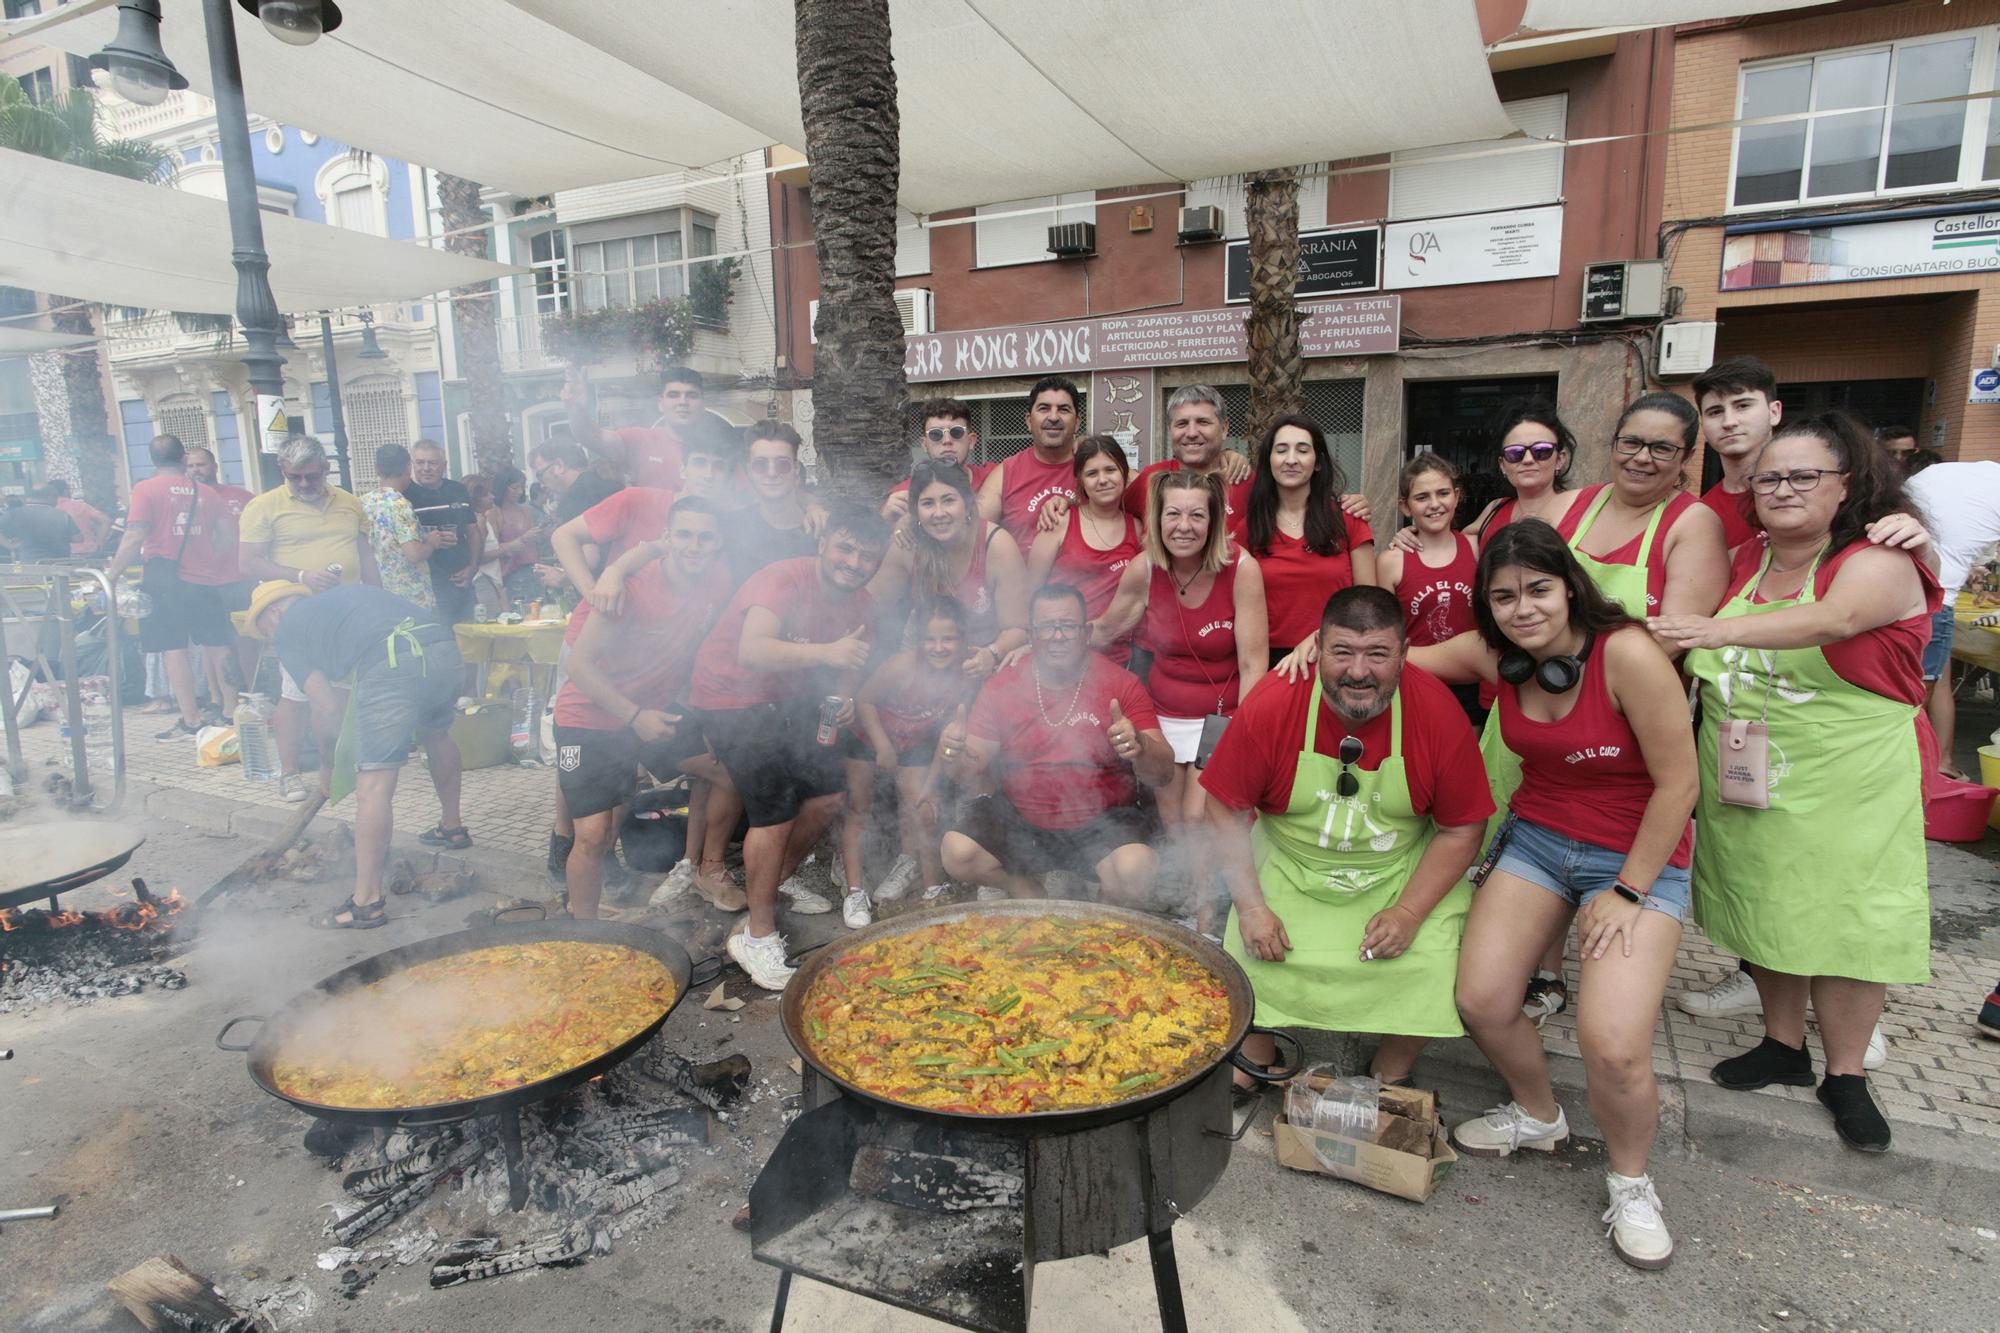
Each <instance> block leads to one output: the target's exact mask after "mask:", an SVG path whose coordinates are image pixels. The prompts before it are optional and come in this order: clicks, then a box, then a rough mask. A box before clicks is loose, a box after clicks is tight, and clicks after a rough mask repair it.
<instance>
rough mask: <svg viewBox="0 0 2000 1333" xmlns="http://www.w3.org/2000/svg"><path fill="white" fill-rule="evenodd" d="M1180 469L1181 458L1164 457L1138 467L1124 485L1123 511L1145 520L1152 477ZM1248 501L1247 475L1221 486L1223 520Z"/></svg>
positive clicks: (1226, 520)
mask: <svg viewBox="0 0 2000 1333" xmlns="http://www.w3.org/2000/svg"><path fill="white" fill-rule="evenodd" d="M1182 470H1183V469H1182V467H1181V460H1180V459H1178V458H1165V459H1162V460H1160V461H1159V462H1157V463H1148V464H1146V466H1144V467H1142V468H1140V469H1139V475H1138V476H1136V477H1134V478H1132V481H1131V483H1130V484H1129V485H1127V486H1126V487H1125V512H1126V513H1128V514H1130V515H1131V516H1132V517H1133V518H1136V519H1138V520H1139V521H1140V522H1141V523H1144V522H1145V521H1146V506H1147V505H1149V504H1151V503H1152V499H1153V496H1152V491H1151V490H1150V489H1149V487H1150V486H1151V485H1152V481H1153V478H1154V477H1156V476H1158V475H1159V474H1160V473H1162V472H1179V471H1182ZM1249 503H1250V479H1249V478H1248V477H1245V478H1244V479H1243V480H1242V481H1239V482H1237V483H1236V484H1235V485H1234V486H1230V485H1224V486H1223V488H1222V518H1223V521H1224V522H1229V521H1231V520H1233V519H1234V518H1235V517H1236V516H1237V515H1238V514H1240V513H1242V512H1243V510H1244V508H1245V506H1247V505H1248V504H1249Z"/></svg>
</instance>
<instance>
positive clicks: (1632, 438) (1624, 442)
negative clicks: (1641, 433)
mask: <svg viewBox="0 0 2000 1333" xmlns="http://www.w3.org/2000/svg"><path fill="white" fill-rule="evenodd" d="M1691 447H1692V446H1691V445H1685V444H1675V443H1674V442H1673V441H1672V440H1642V439H1640V438H1639V437H1638V436H1636V435H1620V436H1618V437H1617V438H1616V439H1614V440H1612V441H1611V448H1612V449H1613V450H1614V451H1615V452H1616V453H1618V454H1619V456H1621V457H1624V458H1631V457H1633V456H1634V455H1635V454H1637V453H1638V452H1639V451H1640V450H1641V449H1644V450H1645V451H1646V452H1647V453H1649V454H1651V455H1652V456H1653V461H1654V462H1655V463H1671V462H1673V461H1674V460H1675V459H1676V458H1679V457H1680V456H1681V455H1682V454H1684V453H1686V452H1687V451H1688V449H1690V448H1691Z"/></svg>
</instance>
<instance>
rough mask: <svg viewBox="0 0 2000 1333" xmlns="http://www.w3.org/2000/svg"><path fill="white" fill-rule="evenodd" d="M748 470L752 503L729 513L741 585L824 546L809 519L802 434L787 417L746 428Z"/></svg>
mask: <svg viewBox="0 0 2000 1333" xmlns="http://www.w3.org/2000/svg"><path fill="white" fill-rule="evenodd" d="M743 435H744V439H745V440H746V442H747V444H748V448H747V450H746V451H745V454H744V458H743V471H744V475H745V477H746V479H747V480H748V481H749V484H750V494H751V497H752V502H751V504H750V505H749V506H748V507H747V508H744V509H739V510H737V511H735V512H734V513H731V514H728V515H726V516H725V520H724V522H725V526H726V529H727V539H726V541H725V543H724V546H725V549H726V551H727V552H728V557H729V570H730V573H732V574H733V575H735V577H736V581H737V582H738V583H741V582H742V581H743V580H744V579H747V578H749V577H750V576H751V575H752V574H755V573H756V572H757V571H758V570H760V569H763V568H764V567H765V566H766V565H773V564H776V563H777V562H778V561H780V560H796V559H798V558H799V557H801V556H808V555H811V554H812V553H813V552H814V551H816V550H818V549H819V542H818V540H817V539H816V538H815V536H814V534H813V531H812V530H811V529H812V525H810V524H809V523H808V522H807V519H806V496H805V479H806V474H805V469H804V468H802V467H801V466H800V465H799V448H800V446H801V445H802V444H803V443H804V441H802V440H801V439H800V438H799V433H798V432H797V431H795V430H793V429H792V428H791V427H790V426H787V425H786V424H785V423H784V422H782V421H758V422H754V423H752V424H751V425H749V426H746V427H745V428H744V431H743Z"/></svg>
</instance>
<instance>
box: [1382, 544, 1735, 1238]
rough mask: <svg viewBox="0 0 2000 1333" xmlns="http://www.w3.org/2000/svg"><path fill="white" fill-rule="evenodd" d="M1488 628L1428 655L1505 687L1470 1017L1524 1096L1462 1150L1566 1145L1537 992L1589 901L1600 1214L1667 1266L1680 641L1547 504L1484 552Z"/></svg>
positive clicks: (1680, 837)
mask: <svg viewBox="0 0 2000 1333" xmlns="http://www.w3.org/2000/svg"><path fill="white" fill-rule="evenodd" d="M1473 611H1474V614H1475V616H1476V617H1477V620H1478V624H1479V628H1478V629H1477V630H1475V631H1472V632H1469V633H1466V634H1461V635H1459V636H1457V637H1456V638H1454V639H1451V640H1450V641H1448V642H1446V643H1443V644H1440V645H1438V646H1436V647H1433V648H1413V649H1411V650H1410V661H1411V663H1412V664H1414V665H1416V666H1418V667H1420V668H1422V669H1424V670H1426V671H1429V672H1431V673H1432V674H1433V675H1435V676H1438V677H1439V678H1440V679H1442V680H1444V681H1446V682H1449V683H1457V684H1463V683H1468V682H1473V681H1482V680H1483V681H1486V682H1488V683H1490V684H1493V685H1494V686H1495V687H1496V688H1497V690H1498V699H1497V701H1496V702H1497V710H1496V711H1497V713H1498V715H1499V718H1500V726H1501V730H1502V733H1503V735H1504V737H1505V739H1506V742H1507V748H1508V749H1509V750H1511V751H1513V752H1514V753H1515V754H1517V755H1519V756H1520V759H1521V784H1520V786H1519V788H1517V789H1516V790H1515V792H1514V795H1513V798H1512V800H1511V801H1510V803H1509V805H1510V813H1509V814H1508V816H1507V819H1506V821H1505V822H1504V823H1503V824H1502V825H1501V827H1500V831H1499V833H1498V834H1497V835H1496V836H1495V837H1494V839H1493V842H1492V845H1491V846H1490V847H1489V848H1488V850H1487V853H1486V857H1485V860H1484V862H1483V863H1482V866H1481V869H1480V872H1479V874H1478V875H1476V876H1475V882H1477V883H1479V884H1480V888H1479V890H1478V892H1477V893H1476V894H1475V895H1474V897H1473V904H1472V913H1471V916H1470V918H1469V919H1468V921H1467V922H1466V927H1465V941H1464V944H1463V945H1462V947H1461V949H1460V951H1459V964H1458V1007H1459V1012H1460V1013H1461V1015H1462V1016H1463V1017H1464V1019H1465V1026H1466V1029H1467V1030H1468V1031H1469V1032H1470V1033H1471V1035H1472V1039H1473V1040H1474V1041H1475V1042H1477V1043H1478V1045H1479V1049H1480V1050H1481V1051H1483V1052H1484V1053H1485V1055H1486V1058H1487V1059H1489V1060H1491V1061H1492V1062H1493V1066H1494V1068H1495V1069H1497V1070H1498V1071H1499V1072H1500V1075H1501V1077H1502V1078H1504V1079H1505V1080H1506V1081H1507V1086H1508V1089H1509V1090H1510V1091H1511V1093H1512V1094H1513V1098H1512V1100H1511V1101H1509V1102H1508V1103H1507V1104H1506V1105H1504V1106H1499V1107H1495V1108H1494V1109H1493V1110H1490V1111H1488V1112H1487V1113H1486V1114H1485V1115H1483V1116H1480V1117H1479V1118H1477V1119H1474V1120H1469V1121H1466V1122H1465V1123H1463V1124H1461V1125H1459V1126H1458V1127H1457V1128H1456V1129H1455V1130H1453V1132H1452V1137H1453V1138H1454V1139H1455V1140H1456V1142H1457V1144H1458V1146H1459V1148H1460V1149H1461V1150H1463V1151H1465V1152H1469V1153H1475V1154H1482V1155H1487V1156H1500V1157H1505V1156H1507V1155H1508V1154H1510V1153H1513V1152H1514V1151H1516V1150H1517V1149H1522V1148H1533V1149H1536V1150H1538V1151H1541V1152H1549V1151H1553V1150H1554V1149H1555V1148H1556V1147H1557V1146H1558V1145H1559V1144H1561V1143H1562V1142H1563V1141H1564V1140H1565V1139H1567V1138H1568V1137H1569V1123H1568V1121H1567V1119H1566V1118H1565V1117H1564V1115H1563V1111H1562V1107H1561V1106H1559V1105H1558V1104H1557V1103H1556V1098H1555V1090H1554V1088H1553V1087H1552V1086H1551V1084H1550V1082H1549V1068H1548V1059H1547V1057H1546V1056H1545V1055H1544V1054H1543V1051H1542V1043H1541V1038H1540V1035H1539V1034H1538V1033H1537V1032H1536V1030H1535V1025H1534V1023H1533V1022H1531V1021H1530V1020H1529V1019H1528V1018H1527V1017H1526V1016H1525V1015H1524V1014H1523V1013H1522V1012H1521V993H1522V990H1523V988H1524V987H1525V986H1526V984H1527V981H1528V976H1529V973H1530V972H1531V971H1532V970H1533V968H1534V966H1535V962H1536V960H1537V959H1538V958H1540V957H1541V956H1542V953H1543V951H1544V950H1545V949H1547V947H1548V946H1549V944H1550V943H1551V942H1552V941H1555V940H1559V939H1560V938H1561V937H1562V935H1563V933H1564V932H1565V931H1567V930H1568V929H1569V922H1570V917H1571V915H1572V913H1574V914H1576V915H1577V917H1578V924H1579V929H1578V934H1579V937H1580V940H1581V953H1582V956H1583V994H1582V996H1581V1000H1582V1003H1581V1004H1580V1006H1579V1009H1578V1021H1577V1040H1578V1043H1579V1045H1580V1046H1581V1047H1582V1051H1583V1061H1584V1068H1585V1070H1586V1072H1587V1074H1588V1076H1589V1087H1590V1109H1591V1113H1592V1114H1593V1115H1594V1116H1595V1117H1596V1119H1597V1122H1598V1124H1599V1125H1601V1126H1602V1127H1603V1130H1604V1141H1605V1146H1606V1149H1607V1151H1608V1155H1609V1157H1610V1171H1609V1173H1608V1176H1607V1182H1606V1183H1607V1188H1608V1192H1609V1194H1610V1202H1611V1206H1610V1208H1609V1209H1608V1210H1607V1211H1606V1212H1605V1214H1604V1218H1603V1220H1604V1221H1605V1222H1606V1223H1607V1224H1608V1225H1609V1227H1610V1238H1611V1242H1612V1246H1613V1248H1614V1249H1615V1250H1616V1251H1617V1253H1618V1257H1619V1258H1621V1259H1623V1260H1624V1261H1625V1262H1627V1263H1629V1264H1632V1265H1633V1266H1635V1267H1638V1268H1664V1267H1666V1266H1667V1263H1668V1262H1669V1260H1670V1259H1671V1258H1672V1256H1673V1239H1672V1237H1671V1236H1670V1235H1669V1234H1668V1231H1667V1227H1666V1223H1665V1221H1664V1220H1663V1219H1662V1217H1661V1215H1660V1201H1659V1196H1658V1195H1657V1194H1656V1193H1654V1191H1653V1184H1652V1180H1651V1178H1650V1177H1649V1176H1648V1175H1647V1174H1646V1159H1647V1156H1648V1155H1649V1154H1650V1152H1651V1150H1652V1145H1653V1136H1654V1132H1655V1130H1656V1129H1657V1127H1658V1121H1659V1092H1658V1088H1657V1085H1656V1083H1655V1080H1654V1077H1653V1061H1652V1042H1653V1027H1654V1025H1655V1023H1656V1022H1657V1021H1658V1017H1659V1012H1660V1005H1661V1002H1662V1000H1663V999H1664V998H1665V995H1666V988H1667V977H1668V975H1669V973H1670V972H1671V971H1672V969H1673V964H1674V955H1675V951H1676V950H1677V949H1678V948H1679V947H1680V937H1681V919H1682V917H1683V915H1684V914H1685V913H1686V911H1687V907H1688V859H1689V852H1690V841H1691V840H1690V828H1689V823H1688V816H1689V814H1690V813H1691V812H1692V811H1693V809H1694V802H1695V797H1696V795H1697V793H1698V791H1699V781H1698V779H1697V776H1696V770H1695V745H1694V734H1693V731H1692V730H1691V729H1690V728H1689V726H1688V722H1687V705H1686V700H1685V696H1684V695H1683V694H1682V692H1681V686H1680V680H1679V677H1678V676H1676V675H1675V672H1674V667H1673V664H1672V662H1671V661H1669V660H1668V658H1667V655H1666V654H1665V653H1664V652H1662V651H1661V650H1660V648H1659V647H1658V645H1656V644H1655V643H1654V642H1653V639H1652V637H1651V636H1650V635H1649V634H1647V633H1646V631H1645V626H1644V625H1643V624H1642V623H1641V622H1639V621H1636V620H1634V619H1632V618H1631V617H1630V616H1628V615H1627V614H1626V613H1625V612H1624V611H1623V610H1622V609H1620V608H1619V606H1618V605H1617V604H1616V603H1615V602H1613V601H1611V600H1610V599H1609V598H1608V597H1606V596H1605V594H1604V593H1603V592H1602V591H1600V590H1599V589H1598V587H1597V585H1596V584H1595V583H1594V582H1593V581H1592V580H1591V578H1590V576H1589V575H1588V574H1587V573H1585V572H1584V569H1583V567H1582V566H1581V565H1579V564H1578V562H1577V559H1576V556H1575V555H1574V553H1573V552H1571V550H1570V549H1569V547H1568V546H1567V545H1566V544H1565V543H1564V541H1563V539H1562V538H1561V537H1560V536H1558V535H1557V534H1556V531H1555V529H1554V528H1551V527H1550V526H1549V525H1548V524H1546V523H1544V522H1542V521H1540V520H1539V519H1525V520H1518V521H1516V522H1513V523H1510V524H1508V525H1507V526H1506V527H1505V528H1503V529H1501V530H1500V531H1499V532H1497V533H1495V534H1493V536H1492V537H1491V538H1490V539H1489V540H1488V541H1487V543H1486V544H1485V546H1484V548H1483V549H1482V550H1481V551H1480V555H1479V569H1478V575H1477V582H1476V584H1475V587H1474V590H1473Z"/></svg>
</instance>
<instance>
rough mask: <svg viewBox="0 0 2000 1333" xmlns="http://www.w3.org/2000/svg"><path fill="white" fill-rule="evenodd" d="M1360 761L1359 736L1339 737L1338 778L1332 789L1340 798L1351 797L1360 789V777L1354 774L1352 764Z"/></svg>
mask: <svg viewBox="0 0 2000 1333" xmlns="http://www.w3.org/2000/svg"><path fill="white" fill-rule="evenodd" d="M1360 762H1361V738H1360V737H1359V736H1342V737H1341V738H1340V780H1339V781H1338V782H1335V783H1334V784H1333V789H1334V790H1335V791H1337V792H1339V793H1340V795H1341V797H1342V799H1346V798H1349V797H1352V796H1353V795H1354V794H1355V793H1357V792H1359V791H1360V790H1361V779H1360V778H1357V777H1355V776H1354V766H1355V765H1356V764H1358V763H1360Z"/></svg>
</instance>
